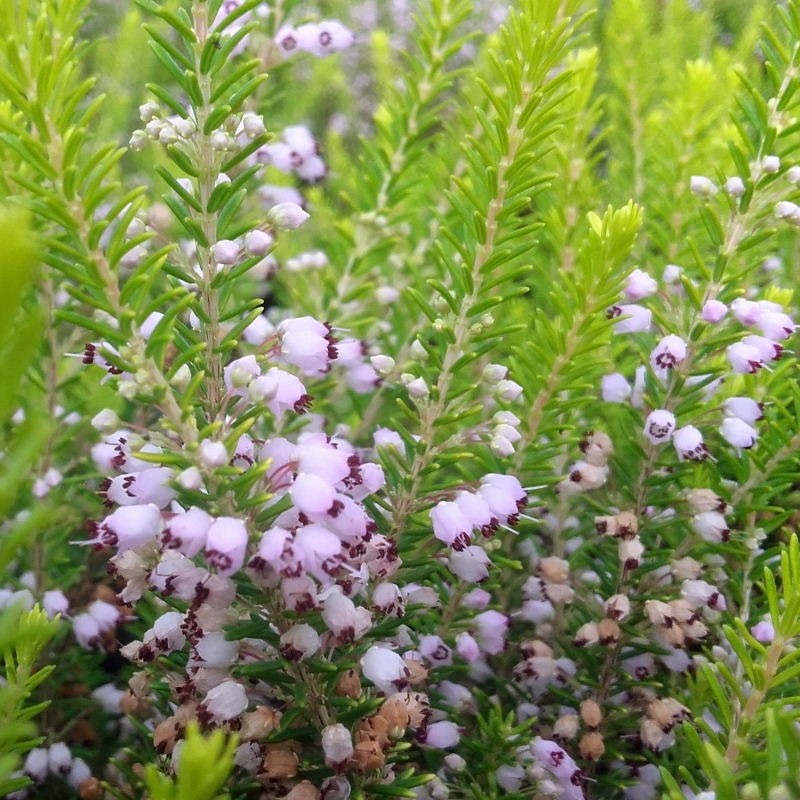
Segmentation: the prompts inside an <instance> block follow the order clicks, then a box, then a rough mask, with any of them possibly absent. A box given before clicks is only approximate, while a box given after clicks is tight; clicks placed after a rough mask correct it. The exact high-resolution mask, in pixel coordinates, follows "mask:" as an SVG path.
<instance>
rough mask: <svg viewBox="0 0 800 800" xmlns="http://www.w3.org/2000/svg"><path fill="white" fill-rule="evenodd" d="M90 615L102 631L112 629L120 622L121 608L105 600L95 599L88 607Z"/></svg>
mask: <svg viewBox="0 0 800 800" xmlns="http://www.w3.org/2000/svg"><path fill="white" fill-rule="evenodd" d="M88 612H89V616H90V617H91V618H92V619H93V620H94V621H95V622H96V623H97V627H98V629H99V631H100V633H105V632H106V631H110V630H112V629H113V628H114V627H115V626H116V624H117V623H118V622H119V620H120V618H121V617H122V614H121V613H120V610H119V609H118V608H117V607H116V606H113V605H111V603H106V602H104V601H103V600H95V601H94V602H93V603H92V604H91V605H90V606H89V608H88Z"/></svg>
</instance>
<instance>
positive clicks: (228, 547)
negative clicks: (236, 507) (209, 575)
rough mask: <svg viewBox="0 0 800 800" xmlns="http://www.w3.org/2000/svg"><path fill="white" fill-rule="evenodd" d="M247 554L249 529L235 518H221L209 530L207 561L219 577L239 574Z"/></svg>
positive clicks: (206, 547) (206, 546)
mask: <svg viewBox="0 0 800 800" xmlns="http://www.w3.org/2000/svg"><path fill="white" fill-rule="evenodd" d="M246 554H247V528H245V526H244V523H243V522H242V521H241V520H238V519H235V518H234V517H219V519H217V520H215V521H214V523H213V524H212V525H211V527H210V528H209V529H208V535H207V536H206V545H205V556H206V561H207V562H208V563H209V564H210V565H211V566H212V567H216V568H217V572H218V574H219V575H222V576H223V577H227V576H228V575H233V573H234V572H238V571H239V570H240V569H241V568H242V567H243V566H244V561H245V556H246Z"/></svg>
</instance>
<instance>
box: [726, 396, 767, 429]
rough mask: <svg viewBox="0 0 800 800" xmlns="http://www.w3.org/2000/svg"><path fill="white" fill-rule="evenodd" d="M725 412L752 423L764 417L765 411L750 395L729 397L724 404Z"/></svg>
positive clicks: (749, 423)
mask: <svg viewBox="0 0 800 800" xmlns="http://www.w3.org/2000/svg"><path fill="white" fill-rule="evenodd" d="M722 407H723V408H724V409H725V414H726V415H728V416H729V417H736V418H737V419H740V420H742V421H743V422H746V423H747V424H748V425H752V424H753V423H754V422H757V421H758V420H760V419H764V412H763V411H762V410H761V406H760V405H759V404H758V403H756V401H755V400H753V399H752V398H750V397H729V398H728V399H727V400H726V401H725V402H724V403H723V404H722Z"/></svg>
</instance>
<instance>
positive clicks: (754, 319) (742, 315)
mask: <svg viewBox="0 0 800 800" xmlns="http://www.w3.org/2000/svg"><path fill="white" fill-rule="evenodd" d="M731 311H732V312H733V316H734V317H736V319H737V320H738V321H739V322H741V323H742V325H758V323H759V322H760V321H761V306H759V304H758V303H754V302H753V301H752V300H745V299H744V298H743V297H738V298H737V299H736V300H734V301H733V302H732V303H731Z"/></svg>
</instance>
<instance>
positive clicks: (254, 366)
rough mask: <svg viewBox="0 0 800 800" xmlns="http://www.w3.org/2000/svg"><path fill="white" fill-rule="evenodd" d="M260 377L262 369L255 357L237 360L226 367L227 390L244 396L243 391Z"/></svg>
mask: <svg viewBox="0 0 800 800" xmlns="http://www.w3.org/2000/svg"><path fill="white" fill-rule="evenodd" d="M259 375H261V367H259V366H258V361H257V360H256V357H255V356H252V355H251V356H244V357H243V358H237V359H236V360H235V361H231V362H230V364H228V366H227V367H225V373H224V378H225V388H226V389H227V390H228V391H229V392H233V393H235V394H242V395H244V394H245V393H244V392H243V391H242V389H244V388H245V387H246V386H248V385H249V384H250V382H251V381H252V380H253V379H254V378H257V377H258V376H259Z"/></svg>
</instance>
